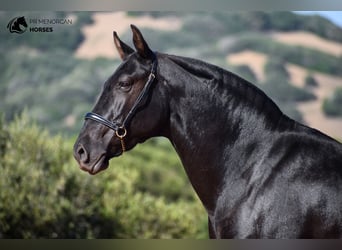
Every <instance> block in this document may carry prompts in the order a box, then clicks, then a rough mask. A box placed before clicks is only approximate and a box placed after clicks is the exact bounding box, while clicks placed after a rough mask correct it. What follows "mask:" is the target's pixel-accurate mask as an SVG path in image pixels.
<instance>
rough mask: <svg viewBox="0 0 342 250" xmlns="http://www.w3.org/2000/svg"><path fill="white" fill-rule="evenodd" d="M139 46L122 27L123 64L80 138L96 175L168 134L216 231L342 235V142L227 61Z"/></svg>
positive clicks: (139, 39)
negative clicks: (293, 115) (297, 116)
mask: <svg viewBox="0 0 342 250" xmlns="http://www.w3.org/2000/svg"><path fill="white" fill-rule="evenodd" d="M131 28H132V32H133V44H134V47H135V50H134V49H132V48H131V47H130V46H128V45H127V44H125V43H124V42H122V41H121V40H120V39H119V37H118V36H117V34H116V33H115V32H114V44H115V46H116V48H117V50H118V52H119V55H120V56H121V58H122V60H123V61H122V63H121V65H120V66H119V67H118V68H117V70H116V71H115V72H114V73H113V74H112V75H111V76H110V77H109V78H108V80H107V81H106V82H105V83H104V86H103V89H102V92H101V94H100V96H99V98H98V100H97V102H96V104H95V106H94V108H93V110H92V112H89V113H87V114H86V116H85V123H84V126H83V128H82V130H81V132H80V134H79V137H78V139H77V141H76V143H75V146H74V156H75V158H76V160H77V161H78V163H79V165H80V168H81V169H83V170H85V171H87V172H89V173H90V174H96V173H98V172H100V171H102V170H104V169H106V168H107V167H108V162H109V160H110V159H111V158H113V157H117V156H120V155H122V154H123V153H124V152H125V151H127V150H130V149H132V148H133V147H134V146H135V145H137V144H138V143H142V142H144V141H145V140H147V139H148V138H151V137H155V136H164V137H166V138H168V139H169V140H170V142H171V143H172V145H173V146H174V148H175V150H176V151H177V153H178V155H179V157H180V159H181V161H182V164H183V166H184V168H185V171H186V173H187V176H188V178H189V180H190V182H191V184H192V186H193V187H194V190H195V191H196V193H197V195H198V197H199V198H200V200H201V201H202V204H203V206H204V207H205V209H206V211H207V213H208V226H209V235H210V237H211V238H340V237H342V145H341V144H340V143H339V142H337V141H335V140H334V139H332V138H330V137H329V136H327V135H325V134H323V133H321V132H319V131H318V130H315V129H312V128H309V127H307V126H305V125H302V124H300V123H298V122H296V121H294V120H292V119H290V118H289V117H287V116H286V115H284V114H283V113H282V112H281V111H280V109H279V108H278V106H277V105H276V104H275V103H274V102H273V101H272V100H271V99H270V98H269V97H268V96H267V95H266V94H265V93H264V92H262V91H261V90H260V89H258V88H257V87H255V86H254V85H252V84H251V83H249V82H247V81H245V80H244V79H242V78H240V77H238V76H237V75H235V74H233V73H231V72H228V71H226V70H224V69H222V68H220V67H217V66H214V65H211V64H208V63H205V62H203V61H199V60H196V59H191V58H185V57H180V56H174V55H168V54H164V53H159V52H158V53H157V52H153V51H152V50H151V49H150V48H149V46H148V44H147V43H146V41H145V39H144V38H143V36H142V34H141V32H140V31H139V30H138V29H137V28H136V27H135V26H133V25H132V26H131Z"/></svg>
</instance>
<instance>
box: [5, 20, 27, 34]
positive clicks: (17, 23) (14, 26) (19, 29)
mask: <svg viewBox="0 0 342 250" xmlns="http://www.w3.org/2000/svg"><path fill="white" fill-rule="evenodd" d="M7 29H8V30H9V32H11V33H18V34H22V33H24V32H25V31H26V29H27V23H26V20H25V17H23V16H21V17H15V18H13V19H12V20H11V21H9V23H8V24H7Z"/></svg>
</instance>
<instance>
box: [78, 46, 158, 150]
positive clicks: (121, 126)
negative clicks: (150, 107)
mask: <svg viewBox="0 0 342 250" xmlns="http://www.w3.org/2000/svg"><path fill="white" fill-rule="evenodd" d="M157 64H158V61H157V57H156V55H155V53H153V62H152V69H151V72H150V74H149V76H148V79H147V82H146V83H145V86H144V88H143V89H142V91H141V92H140V94H139V96H138V97H137V99H136V100H135V102H134V104H133V106H132V108H131V109H130V111H129V112H128V114H127V116H126V118H125V119H124V121H123V122H122V123H120V122H117V121H109V120H108V119H106V118H104V117H103V116H101V115H98V114H96V113H93V112H89V113H87V114H86V115H85V117H84V119H85V120H87V119H89V120H93V121H96V122H98V123H101V124H102V125H104V126H106V127H108V128H110V129H112V130H114V131H115V135H116V136H117V137H118V138H119V139H120V142H121V148H122V153H123V152H125V151H126V146H125V142H124V138H125V136H126V135H127V129H126V128H127V126H128V124H129V123H130V121H131V120H132V118H133V116H134V115H135V112H136V110H137V109H138V108H139V106H140V104H141V103H142V101H143V100H144V99H145V98H146V97H147V95H148V94H149V92H150V89H151V85H152V83H153V81H154V79H155V78H156V72H157Z"/></svg>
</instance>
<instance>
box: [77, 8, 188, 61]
mask: <svg viewBox="0 0 342 250" xmlns="http://www.w3.org/2000/svg"><path fill="white" fill-rule="evenodd" d="M93 19H94V23H93V24H91V25H89V26H86V27H84V28H83V33H84V34H85V41H84V42H83V43H82V44H81V46H80V47H79V48H78V49H77V51H76V54H75V55H76V57H78V58H88V59H92V58H96V57H106V58H118V57H119V55H118V54H117V52H116V50H115V49H114V45H113V37H112V35H111V33H112V32H113V31H114V30H115V31H116V32H118V34H119V35H120V34H123V33H124V32H126V31H127V30H128V29H129V28H130V24H135V25H136V26H138V27H139V28H153V29H160V30H178V29H180V28H181V26H182V22H181V21H180V20H179V19H178V18H175V17H169V18H153V17H151V16H141V17H132V16H127V15H126V13H125V12H114V13H95V14H94V16H93Z"/></svg>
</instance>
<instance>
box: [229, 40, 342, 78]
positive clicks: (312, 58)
mask: <svg viewBox="0 0 342 250" xmlns="http://www.w3.org/2000/svg"><path fill="white" fill-rule="evenodd" d="M245 49H249V50H255V51H259V52H262V53H266V54H269V55H272V56H273V57H278V58H279V59H280V60H282V61H287V62H290V63H294V64H297V65H300V66H303V67H306V68H308V69H310V70H313V71H320V72H323V73H326V74H333V75H337V76H341V74H342V68H341V67H342V66H341V65H342V57H341V56H340V57H337V56H333V55H329V54H327V53H324V52H321V51H317V50H314V49H309V48H305V47H301V46H291V45H285V44H282V43H280V42H275V41H273V40H272V39H269V38H267V37H265V36H264V35H260V34H255V33H254V34H251V33H250V34H245V35H244V36H241V38H240V39H239V41H238V42H236V43H235V44H234V45H233V46H231V47H230V48H229V52H238V51H242V50H245Z"/></svg>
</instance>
